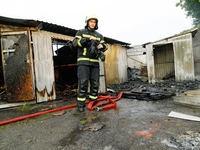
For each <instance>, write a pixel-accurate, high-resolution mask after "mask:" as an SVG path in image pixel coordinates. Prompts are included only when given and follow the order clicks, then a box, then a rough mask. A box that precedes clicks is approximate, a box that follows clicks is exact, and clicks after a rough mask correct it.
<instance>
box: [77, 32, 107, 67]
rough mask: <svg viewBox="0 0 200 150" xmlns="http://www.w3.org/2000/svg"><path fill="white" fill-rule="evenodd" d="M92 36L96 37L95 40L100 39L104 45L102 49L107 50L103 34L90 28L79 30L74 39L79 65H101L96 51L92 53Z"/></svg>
mask: <svg viewBox="0 0 200 150" xmlns="http://www.w3.org/2000/svg"><path fill="white" fill-rule="evenodd" d="M90 37H94V38H95V40H97V41H99V42H100V44H102V45H103V48H102V49H100V51H102V52H105V51H106V50H107V44H106V42H105V41H104V39H103V36H102V35H101V34H100V33H98V32H97V31H95V30H91V29H89V28H86V29H82V30H79V31H78V32H77V33H76V36H75V39H74V41H73V45H74V47H76V48H77V65H78V66H79V65H89V66H94V67H99V59H98V55H97V54H96V53H90V51H89V49H90V47H91V44H92V41H90Z"/></svg>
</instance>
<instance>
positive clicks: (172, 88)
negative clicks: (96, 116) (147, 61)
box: [107, 78, 200, 95]
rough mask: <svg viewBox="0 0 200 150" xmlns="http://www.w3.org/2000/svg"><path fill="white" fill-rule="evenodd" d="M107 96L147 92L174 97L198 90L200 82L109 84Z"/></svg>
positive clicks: (169, 80)
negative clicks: (170, 94)
mask: <svg viewBox="0 0 200 150" xmlns="http://www.w3.org/2000/svg"><path fill="white" fill-rule="evenodd" d="M107 88H108V89H112V90H113V91H114V92H112V91H111V90H109V91H108V94H111V95H117V94H118V93H119V92H121V91H135V92H149V93H156V92H157V93H160V92H161V93H167V92H168V93H169V92H170V93H175V95H183V93H184V92H186V91H189V90H195V89H200V81H199V80H195V81H178V82H177V81H175V79H174V78H170V79H168V80H163V81H162V82H159V83H155V84H150V83H148V82H143V81H141V80H140V81H138V80H137V81H136V80H135V81H128V82H124V83H121V84H109V85H108V86H107Z"/></svg>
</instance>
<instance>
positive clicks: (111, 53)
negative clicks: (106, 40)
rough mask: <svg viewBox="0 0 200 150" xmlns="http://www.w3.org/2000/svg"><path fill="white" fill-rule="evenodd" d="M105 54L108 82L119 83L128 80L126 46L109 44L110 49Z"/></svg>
mask: <svg viewBox="0 0 200 150" xmlns="http://www.w3.org/2000/svg"><path fill="white" fill-rule="evenodd" d="M105 54H106V61H105V70H106V81H107V84H118V83H123V82H125V81H127V57H126V48H125V47H121V46H117V45H110V44H108V50H107V51H106V52H105Z"/></svg>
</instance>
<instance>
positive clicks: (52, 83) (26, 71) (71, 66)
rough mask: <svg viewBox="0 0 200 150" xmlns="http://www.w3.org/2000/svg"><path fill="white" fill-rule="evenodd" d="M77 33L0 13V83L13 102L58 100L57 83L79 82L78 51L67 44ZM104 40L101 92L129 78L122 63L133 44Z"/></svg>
mask: <svg viewBox="0 0 200 150" xmlns="http://www.w3.org/2000/svg"><path fill="white" fill-rule="evenodd" d="M76 32H77V30H75V29H71V28H67V27H64V26H60V25H56V24H51V23H47V22H43V21H37V20H25V19H14V18H7V17H3V16H0V37H1V42H0V47H1V60H2V61H0V62H1V63H0V67H1V71H0V84H1V87H3V86H5V91H6V94H7V96H8V100H9V101H10V102H14V101H28V100H36V101H37V102H44V101H49V100H55V99H57V98H59V95H60V93H59V91H58V89H57V86H58V85H74V84H77V76H76V70H77V69H76V54H74V53H73V52H72V51H71V50H70V48H69V46H67V43H68V41H72V40H73V39H74V37H75V34H76ZM104 40H105V41H106V43H108V51H107V52H106V53H105V54H106V59H107V60H106V61H105V62H101V61H100V90H99V93H101V94H106V93H107V88H106V84H107V83H121V82H124V81H126V79H127V73H126V68H127V66H126V65H124V63H121V62H127V60H126V47H127V46H128V45H130V44H129V43H125V42H121V41H118V40H114V39H111V38H108V37H105V39H104ZM122 64H123V65H122ZM125 64H126V63H125ZM75 88H76V87H75ZM2 89H3V88H2ZM61 97H62V96H61Z"/></svg>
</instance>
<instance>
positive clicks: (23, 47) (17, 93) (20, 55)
mask: <svg viewBox="0 0 200 150" xmlns="http://www.w3.org/2000/svg"><path fill="white" fill-rule="evenodd" d="M3 45H4V46H3V49H4V50H9V49H14V52H13V53H12V54H9V55H6V52H5V53H4V63H5V64H4V71H5V82H6V89H7V92H8V93H10V94H11V96H10V97H9V100H10V101H24V100H32V99H34V96H33V88H32V78H31V72H30V64H29V61H28V59H29V47H28V36H26V35H15V36H14V35H13V36H4V37H3Z"/></svg>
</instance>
